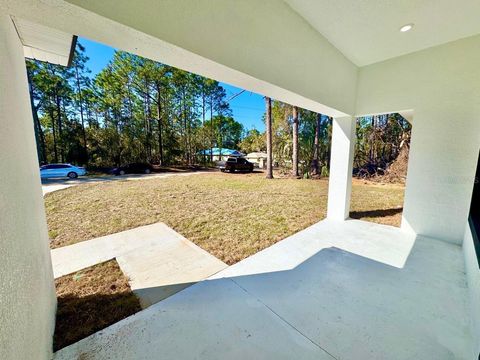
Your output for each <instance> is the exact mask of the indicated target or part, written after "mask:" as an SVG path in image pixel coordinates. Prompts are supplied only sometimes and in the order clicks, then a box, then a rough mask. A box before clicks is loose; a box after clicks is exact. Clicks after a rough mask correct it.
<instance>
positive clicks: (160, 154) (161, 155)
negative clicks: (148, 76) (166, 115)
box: [157, 84, 163, 166]
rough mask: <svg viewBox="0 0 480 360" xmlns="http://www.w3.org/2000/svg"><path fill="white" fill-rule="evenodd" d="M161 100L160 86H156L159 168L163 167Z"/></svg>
mask: <svg viewBox="0 0 480 360" xmlns="http://www.w3.org/2000/svg"><path fill="white" fill-rule="evenodd" d="M161 104H162V99H161V97H160V86H159V85H158V84H157V121H158V155H159V162H160V166H162V165H163V141H162V129H163V126H162V105H161Z"/></svg>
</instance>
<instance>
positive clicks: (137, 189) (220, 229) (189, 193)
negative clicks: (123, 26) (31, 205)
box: [45, 173, 403, 264]
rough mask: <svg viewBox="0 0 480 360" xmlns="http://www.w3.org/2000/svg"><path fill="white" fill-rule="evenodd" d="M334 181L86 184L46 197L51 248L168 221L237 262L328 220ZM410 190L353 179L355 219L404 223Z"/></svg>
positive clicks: (220, 177)
mask: <svg viewBox="0 0 480 360" xmlns="http://www.w3.org/2000/svg"><path fill="white" fill-rule="evenodd" d="M327 192H328V182H327V180H325V179H322V180H296V179H274V180H266V179H265V178H264V175H263V174H221V173H212V174H197V175H192V176H188V177H170V178H164V179H162V178H157V179H149V180H139V181H115V182H108V183H99V184H85V185H80V186H76V187H72V188H68V189H65V190H61V191H57V192H53V193H50V194H47V196H46V197H45V204H46V210H47V220H48V226H49V233H50V236H51V247H52V248H55V247H60V246H65V245H70V244H74V243H76V242H79V241H84V240H88V239H91V238H95V237H98V236H102V235H107V234H112V233H116V232H119V231H123V230H127V229H131V228H134V227H138V226H142V225H147V224H151V223H155V222H158V221H162V222H164V223H166V224H167V225H169V226H170V227H172V228H173V229H175V230H176V231H177V232H179V233H181V234H182V235H184V236H185V237H186V238H187V239H189V240H191V241H193V242H194V243H196V244H197V245H199V246H200V247H202V248H203V249H205V250H207V251H208V252H210V253H211V254H213V255H214V256H216V257H218V258H219V259H221V260H222V261H224V262H226V263H228V264H233V263H235V262H238V261H240V260H242V259H244V258H246V257H248V256H250V255H252V254H254V253H256V252H258V251H260V250H262V249H264V248H266V247H268V246H270V245H272V244H274V243H276V242H277V241H279V240H281V239H284V238H285V237H287V236H289V235H291V234H294V233H296V232H298V231H300V230H302V229H304V228H306V227H308V226H309V225H312V224H314V223H316V222H318V221H320V220H321V219H323V218H324V217H325V215H326V204H327ZM402 203H403V187H402V186H397V185H381V184H373V183H364V182H359V181H354V185H353V190H352V211H353V213H352V217H356V218H362V219H368V220H371V221H375V222H379V223H386V224H390V225H396V226H398V225H399V224H400V219H401V206H402Z"/></svg>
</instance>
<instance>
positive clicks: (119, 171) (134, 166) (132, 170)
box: [112, 163, 153, 175]
mask: <svg viewBox="0 0 480 360" xmlns="http://www.w3.org/2000/svg"><path fill="white" fill-rule="evenodd" d="M152 171H153V167H152V165H150V164H147V163H131V164H127V165H124V166H120V167H117V168H115V169H113V170H112V174H113V175H125V174H150V173H151V172H152Z"/></svg>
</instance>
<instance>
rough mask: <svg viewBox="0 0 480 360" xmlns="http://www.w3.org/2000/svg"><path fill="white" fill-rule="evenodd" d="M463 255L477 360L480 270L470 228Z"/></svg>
mask: <svg viewBox="0 0 480 360" xmlns="http://www.w3.org/2000/svg"><path fill="white" fill-rule="evenodd" d="M463 254H464V257H465V270H466V273H467V281H468V292H469V295H470V298H469V305H470V315H471V320H472V339H473V341H474V344H473V345H474V348H473V349H472V353H473V354H472V359H476V358H477V357H478V355H479V354H480V307H479V306H478V302H479V299H480V269H479V268H478V261H477V254H476V253H475V248H474V245H473V237H472V233H471V231H470V226H469V225H467V228H466V230H465V240H464V241H463Z"/></svg>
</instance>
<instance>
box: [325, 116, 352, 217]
mask: <svg viewBox="0 0 480 360" xmlns="http://www.w3.org/2000/svg"><path fill="white" fill-rule="evenodd" d="M355 128H356V121H355V118H352V117H351V116H346V117H341V118H334V119H333V132H332V149H331V155H330V177H329V183H328V209H327V218H329V219H332V220H345V219H347V218H348V216H349V213H350V195H351V192H352V170H353V153H354V148H355Z"/></svg>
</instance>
